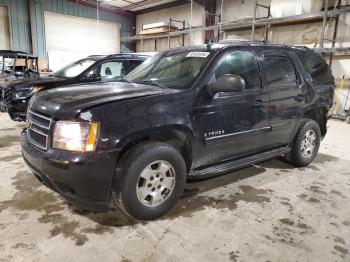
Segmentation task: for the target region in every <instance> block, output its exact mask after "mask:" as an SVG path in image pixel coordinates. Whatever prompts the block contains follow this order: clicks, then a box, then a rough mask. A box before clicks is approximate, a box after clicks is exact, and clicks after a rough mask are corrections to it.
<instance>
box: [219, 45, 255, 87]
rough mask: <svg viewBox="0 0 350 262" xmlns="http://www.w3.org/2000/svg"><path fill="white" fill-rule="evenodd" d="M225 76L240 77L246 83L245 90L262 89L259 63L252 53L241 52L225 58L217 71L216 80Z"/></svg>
mask: <svg viewBox="0 0 350 262" xmlns="http://www.w3.org/2000/svg"><path fill="white" fill-rule="evenodd" d="M225 74H232V75H239V76H240V77H242V78H243V79H244V81H245V89H258V88H260V74H259V68H258V64H257V61H256V59H255V57H254V55H253V54H252V53H251V52H247V51H239V52H234V53H231V54H228V55H226V56H225V57H224V60H223V61H222V62H221V64H220V65H219V67H218V68H217V69H216V70H215V74H214V75H215V78H216V79H218V78H219V77H220V76H222V75H225Z"/></svg>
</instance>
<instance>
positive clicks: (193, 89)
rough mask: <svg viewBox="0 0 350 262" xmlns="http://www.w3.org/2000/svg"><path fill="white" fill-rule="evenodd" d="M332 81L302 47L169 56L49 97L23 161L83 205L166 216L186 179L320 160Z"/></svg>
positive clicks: (26, 139)
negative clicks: (119, 78) (270, 162)
mask: <svg viewBox="0 0 350 262" xmlns="http://www.w3.org/2000/svg"><path fill="white" fill-rule="evenodd" d="M334 86H335V84H334V79H333V76H332V74H331V71H330V69H329V67H328V65H327V64H326V63H325V61H324V60H323V58H322V57H321V56H320V55H319V54H317V53H315V52H313V51H312V50H310V49H307V48H304V47H287V46H281V45H268V44H263V43H253V42H247V43H244V42H242V43H237V44H214V45H208V46H197V47H186V48H178V49H171V50H168V51H164V52H162V53H159V54H158V55H156V56H154V57H152V58H151V59H150V60H148V61H147V62H145V63H143V64H142V65H141V66H140V67H138V68H137V69H135V70H134V71H133V72H131V73H130V74H129V75H127V76H126V77H125V78H124V79H123V82H116V83H97V84H93V85H88V86H86V85H81V86H75V87H70V88H65V89H58V90H57V89H56V90H51V91H47V92H43V93H40V94H38V95H36V96H34V97H33V99H32V100H31V102H30V109H29V110H28V126H27V128H25V129H24V130H23V133H22V137H21V144H22V153H23V157H24V160H25V162H26V163H27V164H28V166H29V167H30V168H31V170H32V171H33V173H34V174H35V176H36V177H37V178H38V179H39V180H40V181H41V182H42V183H44V184H45V185H46V186H48V187H50V188H51V189H53V190H55V191H57V192H58V193H60V194H61V195H63V196H64V197H65V198H66V199H68V200H69V201H70V202H72V203H74V204H75V205H76V206H77V207H78V208H80V209H86V210H92V211H106V210H107V209H108V203H109V200H110V199H111V200H114V201H115V203H116V204H117V205H118V206H119V207H120V208H121V209H122V210H123V211H124V212H126V213H127V214H129V215H130V216H132V217H135V218H138V219H144V220H147V219H153V218H155V217H158V216H161V215H163V214H165V213H166V212H167V211H168V210H169V209H170V208H171V207H172V206H173V205H174V204H175V202H176V201H177V200H178V199H179V197H180V196H181V194H182V191H183V189H184V185H185V182H186V179H190V178H192V179H196V178H204V177H210V176H215V175H218V174H222V173H226V172H229V171H232V170H235V169H237V168H240V167H243V166H246V165H249V164H253V163H256V162H259V161H264V160H267V159H270V158H273V157H277V156H284V157H285V158H286V159H287V160H288V161H290V162H291V163H293V164H294V165H296V166H306V165H308V164H310V163H311V162H312V161H313V159H314V158H315V156H316V154H317V152H318V149H319V146H320V141H321V139H322V138H323V137H324V136H325V134H326V123H327V117H326V116H327V112H328V110H329V108H330V107H331V105H332V97H333V92H334Z"/></svg>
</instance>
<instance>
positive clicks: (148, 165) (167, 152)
mask: <svg viewBox="0 0 350 262" xmlns="http://www.w3.org/2000/svg"><path fill="white" fill-rule="evenodd" d="M186 175H187V171H186V165H185V161H184V159H183V157H182V156H181V154H180V153H179V152H178V151H177V150H176V149H174V148H173V147H171V146H170V145H168V144H165V143H156V142H154V143H150V142H149V143H143V144H140V145H137V146H135V147H134V148H132V149H130V150H129V151H128V152H126V154H125V155H124V156H123V157H122V159H121V160H120V161H119V163H118V164H117V167H116V172H115V175H114V179H113V184H112V197H113V199H114V201H115V202H116V204H117V206H119V208H120V209H121V210H122V211H124V212H125V213H126V214H127V215H129V216H131V217H133V218H136V219H139V220H152V219H155V218H157V217H160V216H162V215H164V214H165V213H167V212H168V211H169V210H170V209H171V208H172V207H173V206H174V204H175V203H176V202H177V200H178V199H179V198H180V196H181V195H182V192H183V190H184V186H185V183H186ZM152 177H153V178H152ZM162 179H163V180H162ZM150 185H151V186H150ZM151 194H154V195H151ZM157 201H158V202H157Z"/></svg>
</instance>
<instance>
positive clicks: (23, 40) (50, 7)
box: [0, 0, 134, 58]
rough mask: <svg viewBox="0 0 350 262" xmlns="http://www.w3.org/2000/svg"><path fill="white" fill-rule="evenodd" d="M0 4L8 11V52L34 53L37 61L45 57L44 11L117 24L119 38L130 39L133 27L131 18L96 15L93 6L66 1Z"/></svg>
mask: <svg viewBox="0 0 350 262" xmlns="http://www.w3.org/2000/svg"><path fill="white" fill-rule="evenodd" d="M29 2H31V6H29ZM0 5H6V6H8V8H9V15H10V24H11V37H12V49H14V50H20V51H25V52H29V53H31V52H33V50H34V51H36V53H37V55H38V56H39V57H40V58H46V47H45V22H44V12H45V11H49V12H55V13H60V14H66V15H72V16H79V17H85V18H91V19H97V18H98V19H100V20H103V21H111V22H116V23H120V25H121V27H120V37H124V36H131V35H132V27H133V26H134V25H133V19H132V17H125V16H120V15H117V14H113V13H111V12H106V11H102V10H99V11H98V12H97V9H96V8H94V7H89V6H85V5H80V4H77V3H74V2H71V1H67V0H31V1H28V0H0ZM29 8H31V11H32V17H31V19H32V22H33V23H32V25H33V27H32V28H31V27H30V15H29ZM31 31H33V32H31ZM32 37H34V38H35V39H33V40H34V41H33V43H34V44H35V46H34V47H32ZM120 48H121V51H129V50H128V47H127V46H125V45H122V43H121V46H120Z"/></svg>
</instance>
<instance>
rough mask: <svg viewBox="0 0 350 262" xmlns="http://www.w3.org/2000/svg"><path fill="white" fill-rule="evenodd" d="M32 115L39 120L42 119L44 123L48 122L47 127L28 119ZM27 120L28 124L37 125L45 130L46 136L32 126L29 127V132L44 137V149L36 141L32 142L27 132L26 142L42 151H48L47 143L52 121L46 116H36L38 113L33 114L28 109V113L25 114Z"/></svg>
mask: <svg viewBox="0 0 350 262" xmlns="http://www.w3.org/2000/svg"><path fill="white" fill-rule="evenodd" d="M31 114H33V115H35V116H37V117H38V118H41V119H44V120H46V121H49V125H48V126H44V125H42V124H40V123H38V122H37V121H35V120H34V119H33V118H31V117H30V115H31ZM27 120H28V121H29V123H32V124H34V125H37V126H39V127H41V128H43V129H46V130H47V134H45V133H43V132H42V131H40V130H38V129H37V128H35V127H33V126H32V125H30V127H29V130H30V131H33V132H34V133H37V134H39V135H41V136H44V137H45V147H43V146H42V145H40V144H39V143H38V142H37V141H35V140H33V139H32V138H31V137H30V134H29V132H28V133H27V134H28V135H27V137H28V140H29V141H30V142H31V143H32V144H33V145H35V146H36V147H39V148H41V149H43V150H47V149H48V143H49V131H50V128H51V124H52V119H51V118H49V117H46V116H43V115H41V114H38V113H35V112H33V111H31V110H30V109H28V112H27Z"/></svg>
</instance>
